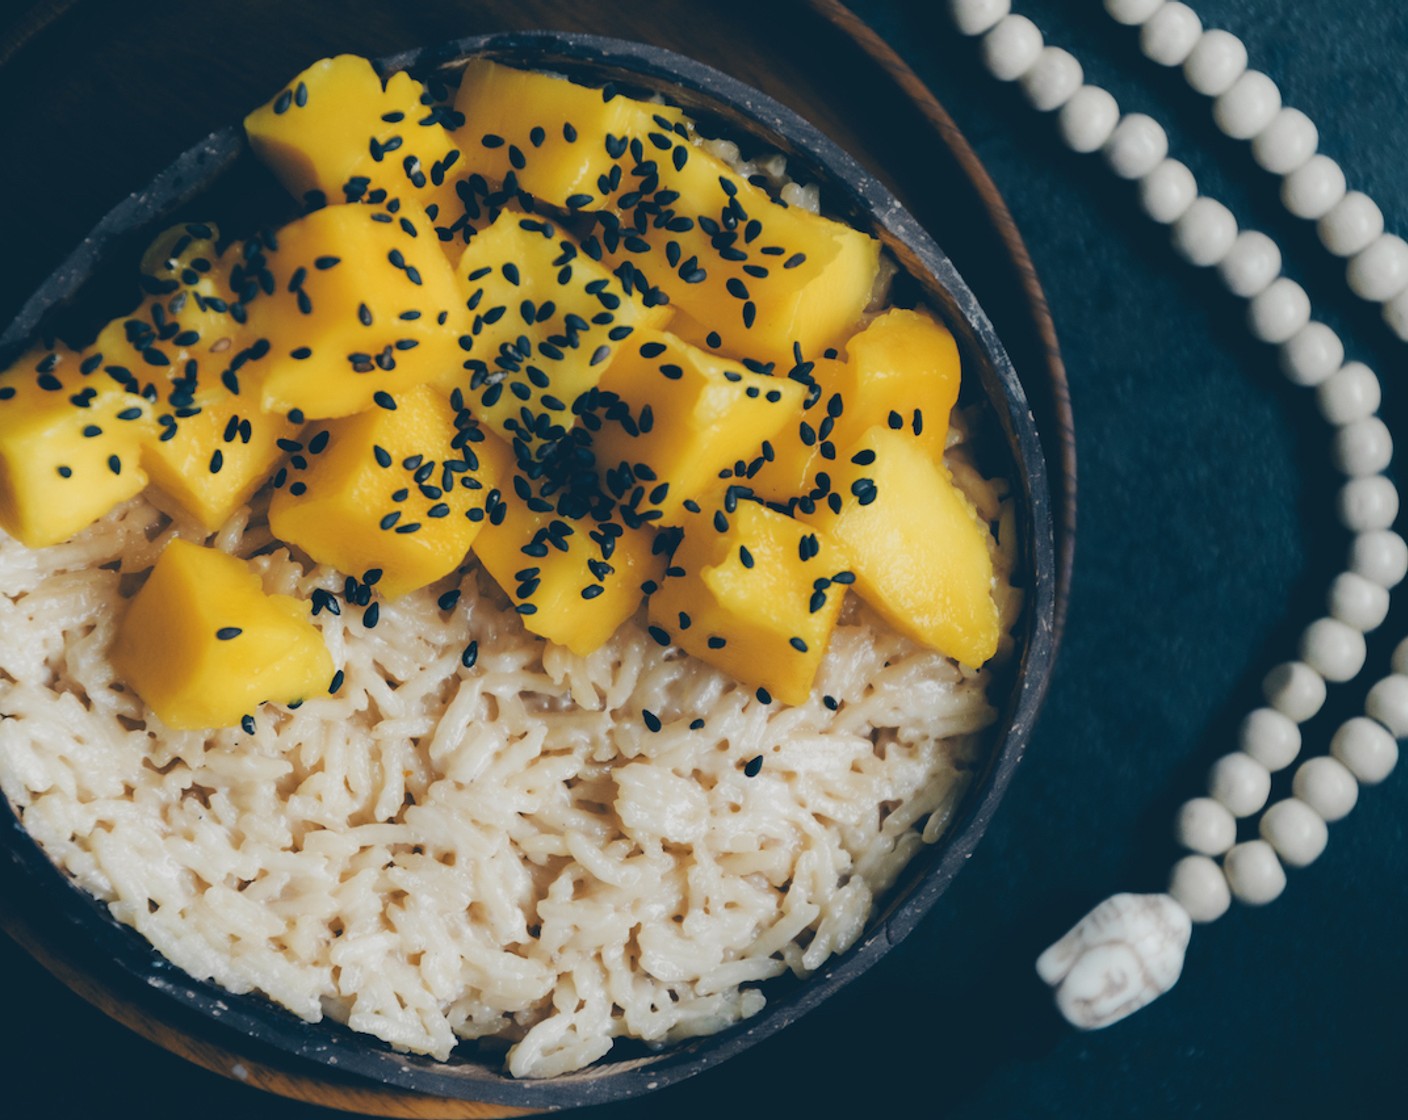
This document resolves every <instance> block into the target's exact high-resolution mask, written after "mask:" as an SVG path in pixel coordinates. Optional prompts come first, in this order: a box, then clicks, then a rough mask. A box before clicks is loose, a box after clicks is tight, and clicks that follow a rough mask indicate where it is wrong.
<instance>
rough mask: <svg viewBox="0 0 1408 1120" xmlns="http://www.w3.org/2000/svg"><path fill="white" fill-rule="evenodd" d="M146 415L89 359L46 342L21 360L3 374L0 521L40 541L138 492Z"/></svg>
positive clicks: (70, 530)
mask: <svg viewBox="0 0 1408 1120" xmlns="http://www.w3.org/2000/svg"><path fill="white" fill-rule="evenodd" d="M147 415H148V402H147V401H146V400H144V399H143V398H142V397H140V396H136V395H135V394H132V393H128V392H127V391H126V390H125V389H124V388H123V386H122V385H120V384H118V382H117V381H115V380H114V379H113V378H112V377H111V376H110V375H108V374H107V373H105V372H103V371H102V369H101V368H100V363H99V361H98V360H95V358H94V357H92V356H90V357H86V358H80V357H79V355H76V354H75V353H74V352H73V351H71V350H69V349H68V348H67V347H65V346H57V347H55V348H52V349H50V348H45V347H42V346H41V347H36V348H35V349H33V350H30V351H29V352H28V353H26V354H25V355H23V356H22V357H21V358H19V359H18V360H17V361H16V362H15V363H14V364H13V365H12V366H10V367H9V368H8V369H7V370H5V371H4V372H3V373H0V527H3V528H4V529H5V531H6V532H7V533H9V534H10V535H11V536H12V537H15V538H16V539H17V540H20V541H22V542H23V543H24V544H26V545H28V546H29V547H30V548H43V547H45V546H46V545H51V544H58V543H59V542H61V541H65V540H68V538H69V537H71V536H73V535H74V534H75V533H77V532H78V531H79V530H80V529H85V528H87V527H88V526H89V525H91V524H92V523H93V522H94V521H96V520H98V518H100V517H102V516H103V515H104V514H105V513H107V512H108V511H109V510H111V509H112V508H113V507H114V506H116V505H118V504H120V503H122V502H125V501H126V500H127V499H128V498H131V497H134V496H135V495H136V494H138V493H139V492H140V491H141V489H142V488H143V487H144V486H145V485H146V484H147V476H146V474H145V473H143V471H142V468H141V465H140V445H141V438H142V431H143V427H144V425H145V424H146V423H147Z"/></svg>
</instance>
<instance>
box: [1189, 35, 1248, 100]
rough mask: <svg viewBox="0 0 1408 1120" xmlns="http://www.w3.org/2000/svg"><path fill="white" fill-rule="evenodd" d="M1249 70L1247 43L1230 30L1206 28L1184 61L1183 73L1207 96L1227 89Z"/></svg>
mask: <svg viewBox="0 0 1408 1120" xmlns="http://www.w3.org/2000/svg"><path fill="white" fill-rule="evenodd" d="M1246 70H1247V48H1246V44H1244V43H1243V42H1242V40H1241V39H1239V38H1237V36H1235V35H1233V34H1232V33H1231V32H1230V31H1221V30H1218V29H1216V28H1214V29H1213V30H1212V31H1204V32H1203V34H1202V35H1201V36H1200V37H1199V39H1198V41H1197V43H1195V44H1194V45H1193V50H1192V51H1191V52H1190V53H1189V55H1188V58H1187V61H1185V62H1184V63H1183V77H1184V78H1185V79H1186V80H1187V82H1188V84H1189V85H1190V86H1192V87H1193V88H1194V89H1195V90H1197V91H1198V92H1199V93H1201V94H1204V95H1205V96H1207V97H1217V96H1219V95H1221V94H1224V93H1226V92H1227V91H1228V90H1229V89H1231V88H1232V85H1233V83H1234V82H1236V80H1237V79H1238V78H1240V77H1241V76H1242V75H1243V74H1244V73H1246Z"/></svg>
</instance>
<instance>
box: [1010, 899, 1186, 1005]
mask: <svg viewBox="0 0 1408 1120" xmlns="http://www.w3.org/2000/svg"><path fill="white" fill-rule="evenodd" d="M1192 932H1193V922H1192V919H1191V918H1189V917H1188V911H1186V910H1185V909H1183V907H1182V906H1180V905H1179V904H1178V903H1177V902H1175V901H1174V900H1173V898H1171V897H1170V896H1169V895H1166V894H1117V895H1115V896H1114V897H1113V898H1107V899H1106V900H1105V901H1104V902H1102V903H1100V905H1099V906H1097V907H1096V908H1095V909H1094V910H1092V911H1091V912H1090V913H1089V914H1087V915H1086V916H1085V917H1084V918H1082V919H1081V920H1080V921H1079V922H1077V923H1076V925H1075V927H1074V928H1073V929H1072V930H1071V931H1070V932H1069V933H1067V934H1066V936H1065V937H1063V938H1061V940H1060V941H1058V942H1056V944H1054V945H1052V946H1051V947H1050V948H1049V949H1047V950H1046V952H1044V953H1042V954H1041V956H1040V957H1039V958H1037V962H1036V971H1037V975H1038V976H1040V977H1041V978H1042V980H1044V981H1045V982H1046V983H1047V984H1049V985H1051V986H1052V987H1053V988H1055V989H1056V1006H1057V1007H1058V1008H1059V1009H1060V1011H1061V1014H1062V1015H1064V1016H1065V1017H1066V1019H1067V1020H1068V1021H1069V1022H1070V1023H1071V1024H1072V1025H1073V1026H1077V1027H1080V1028H1081V1029H1082V1030H1087V1031H1089V1030H1097V1029H1098V1028H1100V1027H1108V1026H1109V1025H1110V1024H1111V1023H1118V1022H1119V1021H1120V1020H1121V1019H1123V1018H1124V1017H1125V1016H1127V1015H1132V1014H1133V1013H1134V1012H1136V1011H1138V1010H1139V1009H1140V1008H1141V1007H1143V1006H1144V1005H1145V1004H1147V1003H1150V1002H1151V1001H1153V1000H1155V999H1157V998H1158V997H1159V996H1161V995H1163V994H1164V993H1165V992H1166V991H1168V990H1169V989H1170V988H1172V987H1173V985H1174V984H1175V983H1176V982H1177V981H1178V977H1179V974H1180V973H1182V971H1183V955H1184V953H1185V952H1186V951H1187V949H1188V938H1189V937H1190V936H1191V934H1192Z"/></svg>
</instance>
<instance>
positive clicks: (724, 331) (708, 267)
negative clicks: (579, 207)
mask: <svg viewBox="0 0 1408 1120" xmlns="http://www.w3.org/2000/svg"><path fill="white" fill-rule="evenodd" d="M669 145H670V147H669V150H668V151H656V152H654V153H652V159H651V160H650V161H649V162H650V163H651V164H652V165H653V166H654V167H655V168H656V169H657V171H656V172H652V173H651V175H649V176H647V177H646V178H644V179H636V178H635V177H634V176H628V177H627V186H628V187H630V186H631V184H632V183H634V184H635V186H636V188H637V189H634V190H629V189H628V190H627V192H626V193H625V194H622V195H620V196H618V197H617V198H616V199H615V200H614V203H613V206H614V210H613V213H612V215H610V216H609V217H607V216H603V217H601V218H599V225H600V226H601V229H600V234H599V236H600V239H601V244H602V246H603V249H604V256H603V259H604V260H606V261H607V262H609V263H610V264H611V265H612V266H613V267H616V268H619V267H620V266H621V265H623V264H626V265H629V266H630V267H631V268H632V269H634V271H635V276H636V284H637V286H638V287H641V288H643V289H647V290H648V289H659V290H660V291H662V292H663V293H664V294H665V295H667V296H668V297H669V301H670V303H671V304H672V305H673V306H675V307H676V308H677V309H679V310H680V311H682V312H683V313H684V314H686V315H687V316H688V317H689V319H690V320H692V321H693V322H694V323H697V324H699V325H700V326H701V327H702V328H704V330H705V331H706V332H707V336H708V337H709V338H710V339H711V340H712V344H711V346H710V348H711V349H713V350H718V351H722V352H723V353H726V354H730V355H733V356H736V357H745V356H746V357H751V358H754V359H757V360H759V361H764V362H778V363H785V364H787V365H790V364H791V363H792V362H793V361H794V360H795V359H794V357H793V354H794V351H795V349H796V347H797V346H800V347H801V349H802V350H803V352H805V353H808V354H819V353H822V352H823V351H825V350H826V349H828V348H830V347H835V346H840V345H841V343H842V342H844V340H845V338H846V336H847V335H848V334H850V333H851V331H852V329H853V328H854V326H855V323H856V321H857V320H858V319H859V318H860V316H861V313H862V312H863V311H864V310H865V307H866V304H867V303H868V302H869V301H870V296H871V292H872V290H873V288H874V286H875V278H876V275H877V272H878V270H879V262H880V245H879V242H877V241H876V240H875V239H874V238H873V237H870V236H869V235H868V234H865V233H862V232H861V231H859V230H856V229H852V228H851V227H849V226H846V225H843V224H841V223H840V222H835V221H832V220H831V219H830V218H825V217H821V216H819V215H817V214H811V213H808V212H807V211H805V210H802V209H799V208H798V207H795V206H785V205H783V204H782V203H780V202H776V201H774V200H773V199H772V198H771V197H769V195H768V193H767V192H766V191H765V190H763V189H762V188H761V187H757V186H754V185H753V184H752V183H750V182H748V181H747V180H746V179H744V178H743V177H742V176H741V175H739V174H738V173H737V172H735V171H734V170H733V169H732V168H730V167H729V166H728V164H726V163H724V162H723V160H721V159H719V158H718V157H717V156H714V155H713V154H711V153H710V152H708V151H705V150H704V149H702V148H699V147H696V146H695V145H694V144H692V143H691V142H690V141H689V140H687V139H683V138H680V137H674V138H673V139H670V140H669ZM657 180H658V182H657ZM647 187H649V188H650V190H649V191H647V190H646V189H645V188H647ZM660 192H666V193H665V197H667V198H668V199H669V202H668V204H666V205H664V206H663V207H662V206H661V204H660V203H659V202H658V199H659V197H660ZM662 209H663V210H667V211H668V217H667V218H665V216H664V215H662V214H661V213H660V211H661V210H662ZM662 218H664V220H662Z"/></svg>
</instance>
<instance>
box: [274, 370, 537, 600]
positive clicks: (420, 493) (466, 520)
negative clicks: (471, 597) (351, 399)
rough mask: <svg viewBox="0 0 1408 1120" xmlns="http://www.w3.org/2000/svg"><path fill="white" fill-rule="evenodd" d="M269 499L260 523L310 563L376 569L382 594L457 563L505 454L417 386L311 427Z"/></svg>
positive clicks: (353, 571) (504, 467)
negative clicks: (265, 520)
mask: <svg viewBox="0 0 1408 1120" xmlns="http://www.w3.org/2000/svg"><path fill="white" fill-rule="evenodd" d="M304 435H305V437H306V442H305V443H304V446H303V447H302V448H299V449H298V451H296V452H295V454H294V456H293V457H292V458H291V459H290V469H289V471H288V473H287V475H286V476H285V477H284V478H282V479H276V482H279V483H281V485H280V486H279V489H278V491H277V492H276V493H275V494H274V498H273V500H272V501H271V502H270V504H269V526H270V528H271V529H273V531H274V535H275V536H277V537H278V538H279V539H280V540H284V541H288V542H289V543H290V544H294V545H297V546H298V547H299V548H301V549H302V550H303V551H304V552H306V553H307V554H308V555H309V556H311V557H312V558H313V559H314V560H316V561H317V562H318V563H319V564H326V565H328V566H329V567H333V568H336V569H337V570H338V571H340V572H343V573H344V574H346V575H351V576H354V577H360V576H361V575H362V574H363V573H365V572H366V571H368V570H369V569H372V568H380V569H381V571H382V577H381V581H380V583H379V584H378V585H377V587H378V590H379V591H380V592H381V593H382V594H383V595H384V596H385V597H386V598H388V599H394V598H396V597H397V596H399V595H404V594H406V593H407V592H408V591H414V590H415V589H416V588H418V587H424V586H425V585H426V584H428V583H434V582H435V581H436V580H437V579H439V578H440V577H441V576H444V575H447V574H448V573H450V572H451V571H453V570H454V569H455V568H456V567H457V566H458V565H459V563H460V562H461V561H462V560H463V559H464V557H465V554H466V553H467V552H468V551H469V548H470V545H471V544H473V543H474V539H475V536H476V535H477V534H478V533H479V530H480V528H481V526H482V525H483V523H484V519H485V518H484V507H485V503H486V501H487V500H488V497H489V495H490V493H491V491H493V489H494V488H495V487H496V486H498V485H499V482H500V478H501V477H506V476H507V471H508V467H509V466H510V462H511V456H510V455H509V453H508V450H507V448H505V447H504V446H503V445H502V444H500V443H498V442H497V441H495V440H493V439H492V438H489V437H486V436H485V434H484V433H483V431H482V430H481V429H480V428H479V427H478V425H477V424H476V423H475V421H473V420H472V419H470V417H469V416H468V414H467V413H464V412H462V411H461V412H459V413H456V411H455V410H454V409H453V408H451V407H450V405H449V404H448V403H447V402H446V400H445V398H444V397H442V396H441V395H440V394H439V393H437V392H435V391H434V390H433V389H430V388H428V387H426V386H421V387H419V388H416V389H412V390H409V391H407V392H405V393H403V394H402V395H401V396H400V397H399V398H398V399H397V402H396V407H395V408H394V409H391V410H387V409H381V408H374V409H372V410H370V411H368V412H364V413H360V414H359V415H356V416H350V417H347V418H345V419H342V420H333V421H329V422H327V423H325V424H310V425H309V426H308V427H307V428H306V429H305V431H304Z"/></svg>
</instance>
